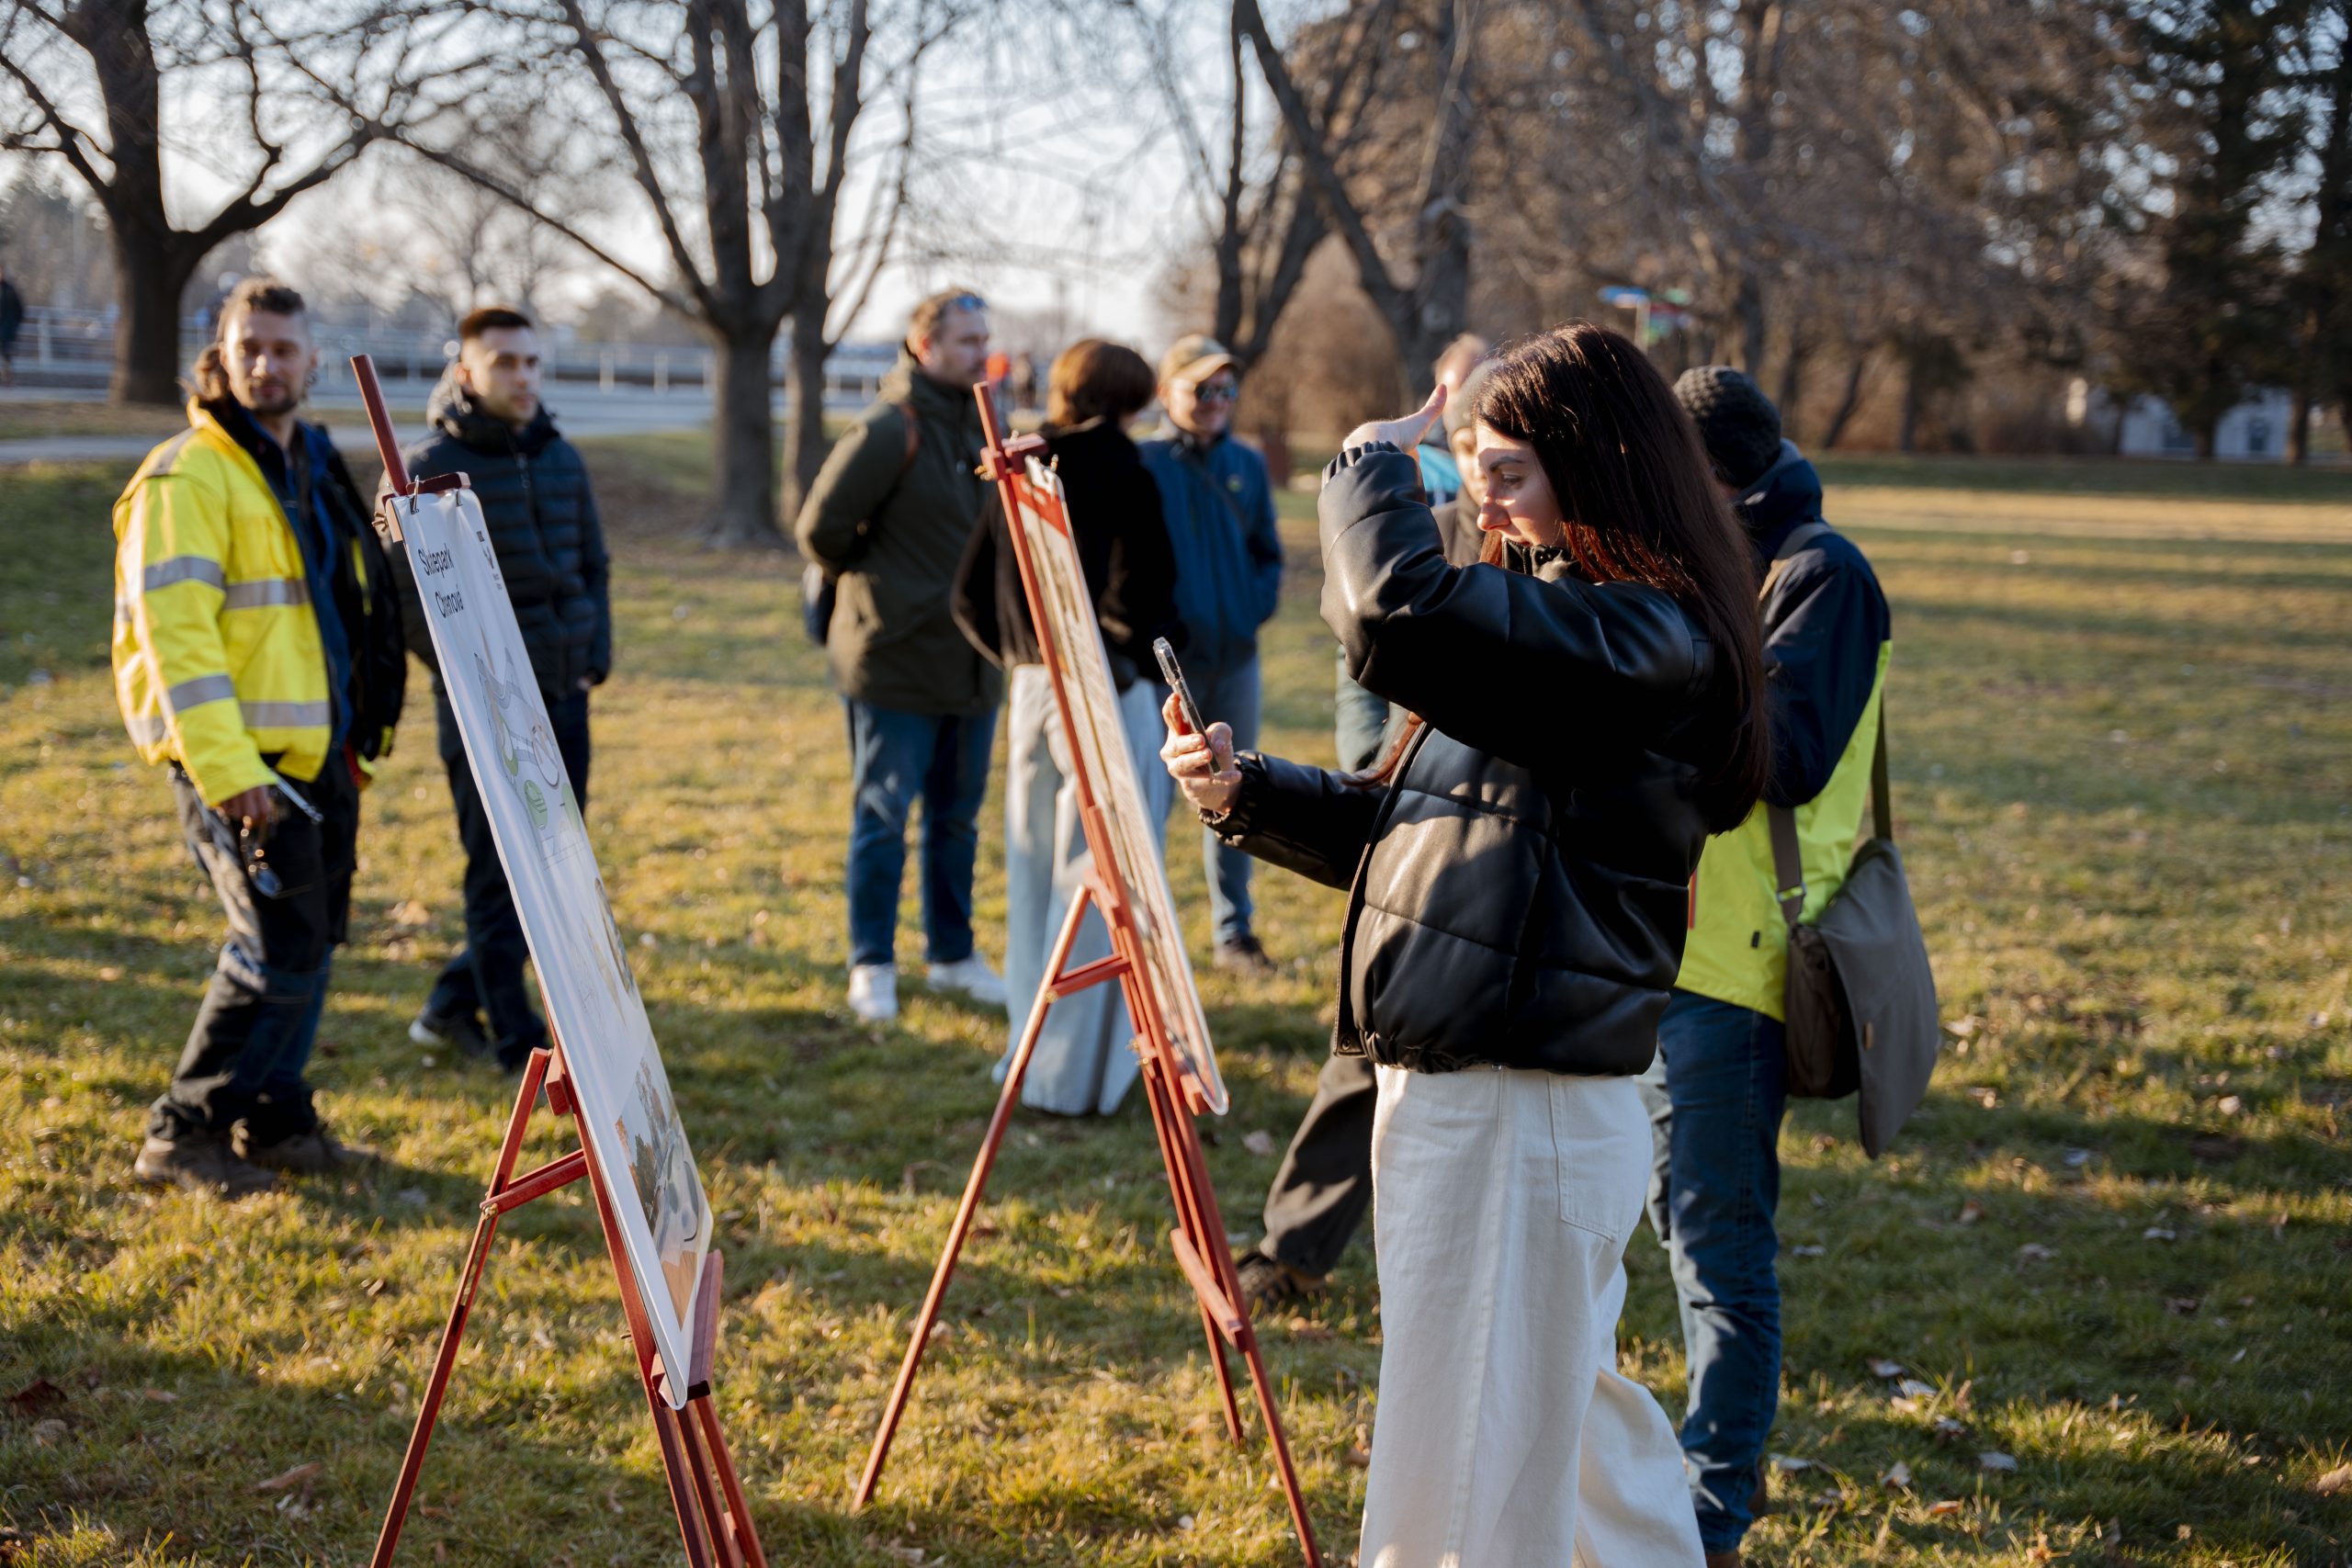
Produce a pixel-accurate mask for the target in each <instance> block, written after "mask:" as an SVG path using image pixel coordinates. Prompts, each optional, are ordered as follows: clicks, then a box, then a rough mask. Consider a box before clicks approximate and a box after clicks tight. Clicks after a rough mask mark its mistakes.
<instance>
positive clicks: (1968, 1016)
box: [1944, 1012, 1985, 1040]
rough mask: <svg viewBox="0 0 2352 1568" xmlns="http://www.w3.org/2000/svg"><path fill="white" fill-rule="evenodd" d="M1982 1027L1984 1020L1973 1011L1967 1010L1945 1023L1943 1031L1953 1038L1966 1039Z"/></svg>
mask: <svg viewBox="0 0 2352 1568" xmlns="http://www.w3.org/2000/svg"><path fill="white" fill-rule="evenodd" d="M1984 1027H1985V1021H1984V1020H1983V1019H1981V1018H1979V1017H1977V1016H1976V1015H1975V1014H1974V1013H1973V1012H1967V1013H1962V1014H1961V1015H1960V1016H1959V1017H1958V1018H1955V1019H1953V1020H1952V1021H1951V1022H1950V1023H1947V1024H1945V1025H1944V1032H1945V1033H1946V1034H1949V1035H1951V1037H1952V1038H1953V1039H1954V1040H1967V1039H1970V1038H1972V1037H1973V1036H1974V1035H1975V1033H1976V1032H1977V1031H1978V1030H1980V1029H1982V1028H1984Z"/></svg>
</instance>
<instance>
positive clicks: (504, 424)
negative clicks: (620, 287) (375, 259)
mask: <svg viewBox="0 0 2352 1568" xmlns="http://www.w3.org/2000/svg"><path fill="white" fill-rule="evenodd" d="M426 413H427V416H428V417H429V418H430V419H431V421H432V423H433V425H434V434H432V435H431V436H428V437H427V438H426V439H424V441H421V442H418V443H417V444H416V445H414V446H410V447H408V448H407V449H406V450H405V451H403V452H402V453H401V457H403V458H405V459H406V461H407V463H408V468H409V472H410V473H411V474H413V475H414V476H415V477H416V478H418V479H430V478H432V477H434V476H435V475H437V474H449V473H462V474H464V475H465V476H466V477H467V479H468V481H469V483H470V484H471V486H472V489H473V492H474V495H475V498H476V499H477V500H479V501H480V502H481V512H482V519H483V521H484V522H485V523H487V524H488V525H489V526H490V541H491V547H492V548H493V549H495V550H496V551H497V552H498V570H499V571H500V572H501V574H503V576H504V577H505V579H506V592H507V594H508V596H509V597H510V598H511V599H513V600H514V603H515V621H516V622H517V623H518V624H519V625H520V626H521V627H522V631H523V646H524V649H526V651H527V652H528V653H529V655H530V658H531V670H532V672H533V673H534V674H536V675H537V677H538V682H539V694H540V695H541V696H542V697H543V698H544V699H545V700H546V702H547V705H548V719H549V721H550V722H551V723H552V724H553V726H554V728H555V737H556V745H557V747H558V749H559V750H561V751H562V753H563V766H564V771H565V772H566V773H570V774H571V789H572V793H573V794H574V795H577V796H579V798H580V804H581V806H582V807H583V808H584V807H586V806H587V804H588V690H589V688H590V687H592V686H596V685H601V684H602V683H603V682H604V679H605V674H606V673H607V672H608V671H610V670H611V669H612V663H613V611H612V602H611V597H610V594H609V592H608V591H607V578H608V575H609V570H610V562H609V560H608V558H606V556H605V531H604V526H603V525H602V524H601V523H600V522H599V521H598V520H597V516H596V498H595V495H594V491H592V490H591V489H590V488H589V483H588V470H587V468H586V466H585V465H583V464H582V462H581V460H580V454H579V452H578V451H577V450H576V449H575V448H574V447H573V446H572V445H571V443H570V442H568V441H566V440H565V439H564V438H563V437H562V436H561V435H559V434H557V433H556V428H555V421H554V420H552V419H551V418H549V417H548V411H547V409H546V407H545V406H544V405H542V404H541V403H540V401H539V350H538V340H537V336H536V335H535V334H534V333H533V332H532V330H531V322H530V318H529V317H527V316H526V315H524V314H523V313H522V312H521V311H520V310H508V309H505V308H503V307H498V306H492V307H489V308H486V309H483V310H476V311H474V312H473V313H472V314H471V315H469V316H468V317H467V318H466V319H465V320H464V321H462V322H460V323H459V324H458V362H457V363H456V364H455V365H453V366H451V367H449V371H448V374H447V375H446V376H444V377H443V378H442V379H441V383H440V385H438V386H436V387H435V388H434V389H433V398H432V400H431V402H430V403H429V404H428V405H427V408H426ZM394 558H395V560H396V561H397V563H398V570H399V573H400V577H401V610H402V618H403V621H404V622H405V625H406V628H407V635H408V645H409V648H410V650H411V651H413V653H415V655H416V656H417V658H418V659H419V660H423V661H424V667H425V669H427V670H428V671H432V672H433V698H434V707H435V712H436V713H437V714H438V715H439V716H440V726H441V761H442V765H443V766H444V767H445V768H446V769H447V772H448V775H449V795H450V797H451V799H452V801H453V802H454V803H455V805H456V807H457V809H458V838H459V839H460V840H462V841H463V842H464V844H465V847H466V945H465V946H464V947H463V948H461V949H459V950H458V953H456V954H455V955H454V956H453V957H451V958H450V960H449V962H448V963H447V964H446V965H444V966H443V968H442V970H441V976H440V978H439V979H438V980H437V981H435V984H434V987H433V994H432V995H431V997H429V998H426V1000H425V1004H424V1010H423V1011H422V1012H420V1013H418V1014H417V1016H416V1021H415V1022H413V1023H412V1024H410V1025H409V1038H410V1039H412V1040H413V1041H415V1042H416V1043H418V1044H420V1045H436V1046H455V1047H457V1048H458V1049H459V1050H462V1051H464V1052H465V1053H466V1054H467V1055H474V1056H483V1057H495V1058H496V1060H497V1062H498V1064H499V1065H500V1066H503V1067H505V1068H507V1069H508V1070H510V1071H512V1070H514V1069H516V1068H519V1067H520V1066H522V1065H523V1063H524V1062H525V1061H526V1060H527V1059H528V1058H529V1056H530V1054H531V1052H532V1050H533V1049H534V1048H536V1047H537V1046H539V1045H542V1044H544V1043H546V1042H547V1025H546V1023H545V1022H544V1021H541V1020H540V1018H539V1015H538V1012H537V1010H536V1009H535V1008H533V1007H532V1005H531V998H530V992H529V990H528V988H527V987H526V985H525V984H524V979H523V961H524V960H525V959H526V958H527V957H528V956H529V955H530V953H529V949H528V947H527V946H526V944H525V942H524V940H523V926H522V921H521V920H520V919H518V918H517V916H516V915H515V900H514V897H513V895H512V894H511V893H510V892H509V891H508V889H507V886H506V874H505V872H504V871H503V869H502V868H501V867H500V865H499V863H498V846H497V843H496V842H495V840H492V837H491V831H490V818H489V815H488V814H487V813H486V812H485V811H484V810H483V809H482V804H481V795H479V794H477V793H476V791H475V789H474V779H473V773H472V770H471V769H470V768H469V766H468V765H467V762H466V755H465V746H464V742H463V741H462V740H461V739H460V738H459V736H458V722H457V716H456V715H455V714H453V713H452V712H451V711H450V708H449V699H448V697H447V694H445V693H444V692H443V690H442V685H441V673H440V671H439V670H437V669H436V668H435V664H434V659H433V641H432V637H431V636H430V634H429V633H428V632H427V631H426V629H425V625H424V612H423V607H422V606H421V605H420V604H418V602H417V597H416V583H415V580H414V579H413V576H411V574H410V572H409V570H408V558H407V557H406V555H405V554H398V553H396V554H395V557H394ZM478 1015H487V1018H488V1023H489V1026H488V1031H487V1032H484V1028H483V1025H482V1022H481V1018H480V1016H478Z"/></svg>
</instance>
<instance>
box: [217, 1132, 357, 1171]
mask: <svg viewBox="0 0 2352 1568" xmlns="http://www.w3.org/2000/svg"><path fill="white" fill-rule="evenodd" d="M236 1152H237V1153H238V1154H240V1155H242V1156H244V1157H245V1158H246V1159H248V1160H250V1161H252V1162H253V1163H254V1165H255V1166H258V1167H259V1168H261V1169H262V1170H263V1172H264V1173H265V1174H266V1173H267V1172H269V1171H273V1170H283V1171H288V1172H291V1173H292V1174H294V1175H296V1176H334V1175H336V1174H337V1173H339V1172H342V1171H346V1170H352V1169H355V1168H357V1167H359V1166H363V1165H371V1164H373V1163H374V1162H375V1160H376V1159H377V1157H378V1156H377V1154H376V1151H375V1150H373V1149H371V1148H368V1146H367V1145H364V1144H346V1143H345V1142H344V1141H343V1140H341V1139H340V1138H337V1137H336V1136H335V1135H334V1134H333V1133H330V1132H328V1131H327V1129H326V1124H325V1123H324V1122H321V1123H320V1124H319V1125H318V1126H315V1127H313V1128H311V1130H310V1131H309V1132H307V1133H297V1134H294V1135H293V1136H292V1137H290V1138H280V1139H278V1140H277V1142H276V1143H274V1144H256V1143H254V1141H253V1139H252V1138H251V1137H250V1136H249V1135H248V1134H246V1131H245V1128H244V1124H243V1122H240V1123H239V1124H238V1126H237V1145H236Z"/></svg>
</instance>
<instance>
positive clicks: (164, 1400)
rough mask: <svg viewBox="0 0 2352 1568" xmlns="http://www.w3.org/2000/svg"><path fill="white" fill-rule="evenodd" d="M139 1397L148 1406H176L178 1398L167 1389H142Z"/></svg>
mask: <svg viewBox="0 0 2352 1568" xmlns="http://www.w3.org/2000/svg"><path fill="white" fill-rule="evenodd" d="M139 1396H140V1397H141V1399H144V1400H145V1401H147V1403H148V1404H178V1403H179V1398H180V1396H179V1395H178V1394H176V1393H173V1392H172V1391H171V1390H170V1389H167V1388H142V1389H141V1390H140V1391H139Z"/></svg>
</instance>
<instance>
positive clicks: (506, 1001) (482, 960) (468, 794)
mask: <svg viewBox="0 0 2352 1568" xmlns="http://www.w3.org/2000/svg"><path fill="white" fill-rule="evenodd" d="M433 706H434V710H435V717H436V718H437V719H438V720H439V721H440V745H441V765H442V767H443V768H444V769H445V770H446V771H447V773H448V775H449V799H450V802H451V804H453V805H454V806H455V807H457V811H458V841H459V842H460V843H462V844H463V845H464V846H465V850H466V945H465V946H463V947H461V948H459V949H458V951H457V952H456V953H453V954H452V955H451V956H450V959H449V962H448V963H447V964H444V965H442V968H441V974H440V976H439V977H438V978H437V979H435V981H434V983H433V995H432V996H431V998H428V999H427V1000H426V1002H425V1004H424V1006H425V1010H426V1011H428V1012H431V1013H434V1014H435V1015H437V1016H440V1017H445V1018H447V1017H451V1016H456V1017H472V1016H473V1015H474V1014H475V1013H477V1012H479V1013H481V1015H482V1017H483V1020H484V1021H485V1024H486V1026H487V1027H486V1032H487V1033H488V1034H489V1036H490V1040H491V1043H492V1045H493V1046H495V1047H496V1049H497V1052H498V1059H499V1060H500V1061H501V1062H503V1063H505V1064H507V1065H508V1066H513V1065H515V1064H516V1063H519V1062H521V1061H522V1060H523V1059H524V1058H525V1057H526V1056H528V1055H530V1054H531V1053H532V1051H533V1050H535V1049H536V1048H537V1047H538V1046H541V1045H544V1044H546V1043H547V1041H548V1026H547V1024H546V1022H545V1021H543V1020H542V1019H541V1018H540V1017H539V1010H538V1009H537V1008H535V1007H533V1006H532V1005H531V988H530V987H529V986H528V985H526V983H525V981H524V978H523V965H524V964H525V962H526V960H528V959H529V958H530V956H531V949H530V944H529V943H528V942H526V941H525V940H524V938H523V920H522V917H521V916H519V915H517V914H516V913H515V895H514V892H513V890H512V889H510V888H509V887H508V886H506V868H505V867H504V866H503V865H501V864H499V863H498V840H496V839H495V838H493V837H492V835H491V830H490V813H489V811H487V810H486V809H484V807H483V806H482V801H481V792H480V791H479V790H477V789H476V788H475V787H474V773H473V768H472V767H471V766H470V765H469V763H468V762H467V761H466V745H465V740H464V738H463V737H462V736H460V735H459V734H458V716H457V715H456V714H455V713H454V712H452V711H451V710H450V707H449V698H448V696H447V694H446V693H443V692H441V691H438V690H436V691H435V693H434V694H433ZM548 724H549V725H550V726H551V727H552V728H554V730H555V745H556V750H558V751H560V752H561V753H562V755H563V767H564V772H565V773H569V774H570V775H571V793H572V794H573V795H575V796H577V797H578V799H579V801H580V809H581V810H582V811H583V812H584V811H586V810H587V809H588V694H587V693H585V692H574V693H572V694H571V695H569V696H567V697H562V698H560V699H558V700H555V701H551V702H549V703H548Z"/></svg>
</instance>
